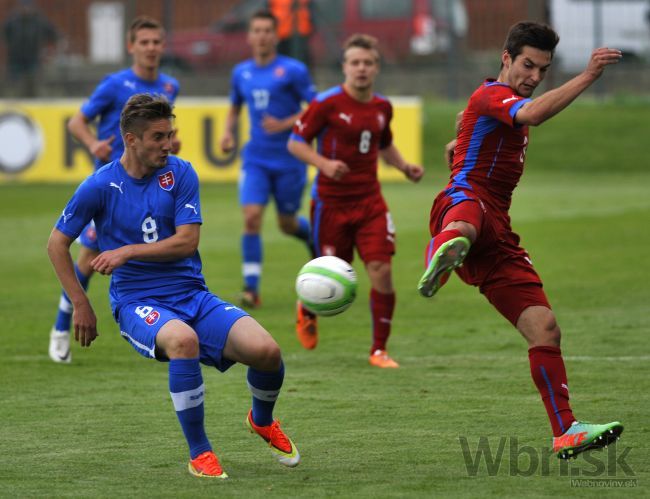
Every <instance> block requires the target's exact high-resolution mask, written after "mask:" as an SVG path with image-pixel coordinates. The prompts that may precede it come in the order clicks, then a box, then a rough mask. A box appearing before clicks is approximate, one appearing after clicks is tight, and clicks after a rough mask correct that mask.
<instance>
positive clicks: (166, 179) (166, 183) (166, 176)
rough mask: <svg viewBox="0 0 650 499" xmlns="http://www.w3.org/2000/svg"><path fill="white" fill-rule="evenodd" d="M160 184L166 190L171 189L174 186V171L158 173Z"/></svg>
mask: <svg viewBox="0 0 650 499" xmlns="http://www.w3.org/2000/svg"><path fill="white" fill-rule="evenodd" d="M158 185H159V186H160V188H161V189H163V190H165V191H171V190H172V187H174V172H172V171H168V172H165V173H163V174H161V175H158Z"/></svg>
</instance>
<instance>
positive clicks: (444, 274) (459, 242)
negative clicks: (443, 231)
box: [418, 236, 471, 298]
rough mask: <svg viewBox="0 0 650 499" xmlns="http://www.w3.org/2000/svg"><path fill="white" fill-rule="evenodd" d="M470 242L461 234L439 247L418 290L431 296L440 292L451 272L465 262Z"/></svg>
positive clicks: (423, 275) (424, 294)
mask: <svg viewBox="0 0 650 499" xmlns="http://www.w3.org/2000/svg"><path fill="white" fill-rule="evenodd" d="M470 244H471V243H470V242H469V239H467V238H466V237H463V236H459V237H454V238H453V239H450V240H449V241H447V242H446V243H443V244H442V245H441V246H440V248H438V251H436V253H435V254H434V255H433V257H432V258H431V260H430V261H429V265H428V267H427V270H425V271H424V274H422V277H421V278H420V282H419V283H418V291H419V292H420V294H421V295H422V296H424V297H426V298H431V297H432V296H433V295H435V294H436V293H437V292H438V290H439V289H440V288H441V287H442V286H443V284H445V283H446V282H447V279H449V275H450V274H451V272H452V271H453V270H454V269H456V268H458V267H460V266H461V265H462V264H463V260H465V257H466V256H467V252H468V251H469V247H470Z"/></svg>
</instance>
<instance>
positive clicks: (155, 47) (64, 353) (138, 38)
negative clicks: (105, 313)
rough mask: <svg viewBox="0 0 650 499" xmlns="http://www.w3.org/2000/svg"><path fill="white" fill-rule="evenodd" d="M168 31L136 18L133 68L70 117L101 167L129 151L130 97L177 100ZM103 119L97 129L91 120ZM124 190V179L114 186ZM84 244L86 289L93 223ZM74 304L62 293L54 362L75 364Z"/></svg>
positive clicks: (80, 261) (81, 258)
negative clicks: (126, 113)
mask: <svg viewBox="0 0 650 499" xmlns="http://www.w3.org/2000/svg"><path fill="white" fill-rule="evenodd" d="M164 40H165V32H164V29H163V27H162V25H161V24H160V23H159V22H158V21H156V20H154V19H151V18H148V17H138V18H136V19H134V20H133V22H132V23H131V26H130V27H129V30H128V33H127V48H128V52H129V54H131V57H132V59H133V64H132V66H131V67H130V68H128V69H123V70H121V71H118V72H116V73H112V74H110V75H108V76H106V77H105V78H104V80H103V81H102V82H101V83H100V84H99V85H98V86H97V88H96V89H95V91H94V92H93V94H92V95H91V96H90V98H89V99H88V101H87V102H85V103H84V104H83V106H81V109H80V110H79V111H78V112H77V114H75V115H74V116H73V117H72V118H71V119H70V121H69V122H68V130H69V131H70V133H71V134H72V135H73V136H74V137H75V138H76V139H77V140H79V141H80V142H81V143H82V144H83V145H85V146H86V148H88V150H89V151H90V153H91V154H92V155H93V157H94V158H95V169H98V168H100V167H101V166H102V165H104V164H105V163H108V162H109V161H115V160H118V159H119V158H120V157H121V156H122V152H123V151H124V144H123V143H122V138H121V136H120V113H121V112H122V108H123V107H124V104H126V101H127V100H129V97H131V96H132V95H135V94H137V93H143V92H144V93H149V94H156V95H163V96H165V97H166V98H167V99H168V100H169V101H170V102H171V103H173V102H174V100H175V99H176V96H177V95H178V90H179V85H178V82H177V81H176V80H175V79H174V78H172V77H171V76H168V75H166V74H163V73H160V72H159V67H160V58H161V56H162V54H163V49H164ZM97 118H98V122H97V124H96V128H97V132H96V133H95V132H94V131H93V130H92V129H91V124H92V123H93V122H94V121H95V120H96V119H97ZM179 149H180V142H179V141H178V139H177V138H176V135H174V143H173V150H172V153H173V154H176V153H177V152H178V150H179ZM113 188H114V189H117V190H119V189H120V186H119V184H117V185H115V186H114V187H113ZM79 241H80V243H81V247H80V249H79V255H78V257H77V262H76V264H75V272H76V274H77V278H78V279H79V282H80V283H81V285H82V286H83V288H84V289H87V287H88V281H89V280H90V277H91V276H92V274H93V269H92V266H91V265H90V262H91V261H92V260H93V259H94V258H95V257H96V256H97V254H98V247H97V235H96V232H95V227H94V225H93V224H92V223H91V224H90V225H89V226H88V227H86V229H85V230H84V231H83V232H82V233H81V236H80V239H79ZM71 314H72V304H71V303H70V300H69V299H68V297H67V296H66V294H65V291H64V292H62V293H61V299H60V300H59V311H58V315H57V317H56V322H55V323H54V326H53V327H52V330H51V331H50V347H49V355H50V358H51V359H52V360H53V361H54V362H63V363H69V362H71V360H72V354H71V352H70V334H69V333H70V317H71Z"/></svg>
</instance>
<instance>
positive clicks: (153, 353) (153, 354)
mask: <svg viewBox="0 0 650 499" xmlns="http://www.w3.org/2000/svg"><path fill="white" fill-rule="evenodd" d="M120 334H121V335H122V336H124V337H125V338H126V339H127V340H129V342H130V343H131V344H132V345H134V346H136V347H138V348H140V349H141V350H144V351H145V352H147V353H148V354H149V357H151V358H152V359H155V358H156V347H154V348H149V347H148V346H147V345H143V344H142V343H140V342H139V341H137V340H135V339H133V338H131V336H129V333H127V332H126V331H120Z"/></svg>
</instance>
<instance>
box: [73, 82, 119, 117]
mask: <svg viewBox="0 0 650 499" xmlns="http://www.w3.org/2000/svg"><path fill="white" fill-rule="evenodd" d="M115 92H116V90H115V88H114V85H113V79H112V78H111V76H110V75H109V76H107V77H106V78H104V79H103V80H102V82H101V83H100V84H99V85H97V88H95V91H94V92H93V93H92V95H91V96H90V98H89V99H88V100H87V101H86V102H85V103H84V104H83V105H82V106H81V112H82V113H83V114H84V116H85V117H86V118H88V119H89V120H90V121H93V120H94V119H95V118H96V117H97V116H100V115H102V114H104V113H105V111H106V110H107V109H109V108H110V107H111V106H112V105H113V99H114V96H115Z"/></svg>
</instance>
